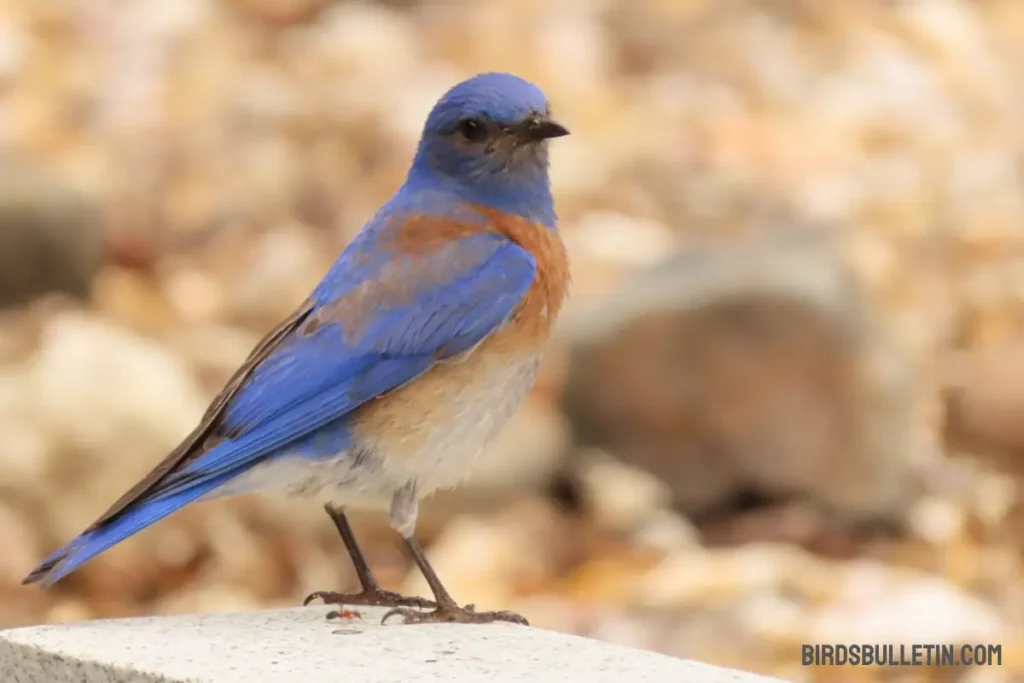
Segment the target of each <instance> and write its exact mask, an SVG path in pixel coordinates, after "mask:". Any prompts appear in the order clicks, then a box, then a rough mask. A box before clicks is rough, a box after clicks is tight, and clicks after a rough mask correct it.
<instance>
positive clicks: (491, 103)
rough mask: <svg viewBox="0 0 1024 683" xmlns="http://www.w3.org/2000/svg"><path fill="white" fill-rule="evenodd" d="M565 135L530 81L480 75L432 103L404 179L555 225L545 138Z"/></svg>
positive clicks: (565, 132)
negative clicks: (443, 187)
mask: <svg viewBox="0 0 1024 683" xmlns="http://www.w3.org/2000/svg"><path fill="white" fill-rule="evenodd" d="M568 133H569V131H568V130H566V129H565V128H564V127H562V126H561V125H560V124H558V123H557V122H555V121H554V120H552V119H551V117H550V109H549V107H548V101H547V97H545V95H544V93H543V92H542V91H541V90H540V88H538V87H537V86H535V85H534V84H533V83H530V82H529V81H525V80H523V79H522V78H519V77H518V76H513V75H511V74H505V73H485V74H480V75H478V76H474V77H473V78H470V79H469V80H467V81H463V82H462V83H459V84H458V85H456V86H455V87H453V88H452V89H451V90H449V91H448V92H447V93H445V94H444V96H443V97H442V98H441V99H440V100H439V101H438V102H437V104H436V105H434V108H433V110H432V111H431V112H430V115H429V116H428V117H427V123H426V125H425V126H424V129H423V137H422V139H421V140H420V145H419V149H418V151H417V152H416V158H415V159H414V160H413V164H412V170H411V171H410V172H409V182H410V183H417V182H427V183H438V182H441V183H443V184H444V185H446V186H448V187H451V188H453V189H454V190H455V191H456V192H458V193H459V194H460V195H461V196H462V197H463V198H464V199H465V200H466V201H469V202H473V203H478V204H483V205H485V206H489V207H492V208H495V209H499V210H501V211H504V212H506V213H512V214H516V215H519V216H522V217H524V218H526V219H528V220H531V221H536V222H539V223H543V224H545V225H548V226H549V227H554V224H555V210H554V200H553V199H552V197H551V184H550V182H549V180H548V149H547V147H548V145H547V141H548V140H549V139H550V138H556V137H561V136H563V135H568Z"/></svg>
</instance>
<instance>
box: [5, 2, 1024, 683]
mask: <svg viewBox="0 0 1024 683" xmlns="http://www.w3.org/2000/svg"><path fill="white" fill-rule="evenodd" d="M489 70H508V71H513V72H515V73H517V74H519V75H522V76H524V77H526V78H529V79H531V80H534V81H535V82H537V83H538V84H539V85H541V86H542V87H543V88H544V89H545V90H546V92H547V93H548V94H549V96H550V98H551V100H552V104H553V109H554V111H555V113H556V115H557V117H558V118H559V120H561V121H562V122H564V123H565V124H566V125H568V126H569V127H570V128H571V129H572V131H573V135H572V136H571V137H568V138H563V139H559V140H558V141H556V142H555V143H553V155H552V156H553V168H552V178H553V183H554V189H555V193H556V199H557V202H558V208H559V213H560V216H561V225H562V231H563V234H564V237H565V239H566V241H567V243H568V245H569V249H570V253H571V257H572V262H573V280H574V283H573V289H572V292H571V300H570V302H569V304H568V306H567V308H566V310H565V313H564V315H563V318H562V320H561V324H560V326H559V328H558V332H557V338H556V339H555V340H554V342H553V343H552V344H551V348H550V351H549V353H548V355H547V358H546V361H545V365H544V367H543V372H542V376H541V378H540V381H539V382H538V386H537V389H536V391H535V392H534V393H533V394H532V395H531V396H530V398H529V400H528V401H527V403H526V405H525V406H524V408H523V409H522V410H521V411H520V412H519V413H518V414H517V416H516V417H515V419H514V420H513V422H512V423H511V424H510V425H509V427H508V428H507V429H506V430H505V431H504V432H503V433H502V434H501V436H500V438H499V439H498V440H497V442H496V443H494V445H493V446H492V447H491V448H490V449H489V457H488V458H485V459H482V460H481V462H480V467H479V469H478V471H477V472H476V473H475V475H474V478H473V479H472V480H471V482H470V483H468V484H467V485H466V486H464V487H462V488H461V489H459V490H457V491H453V492H451V493H447V494H444V495H439V496H437V497H436V498H435V499H432V500H431V501H430V502H429V504H428V505H427V507H426V510H425V511H424V513H423V515H422V517H421V523H420V528H419V533H420V536H421V538H422V539H423V540H424V541H425V542H426V543H428V545H429V552H430V556H431V558H432V560H433V562H434V563H435V566H436V567H437V569H438V571H439V572H440V575H441V576H442V577H443V579H444V580H445V582H446V583H447V585H448V587H449V588H450V590H451V591H452V592H453V593H454V595H455V596H456V598H458V599H459V600H461V601H464V602H474V603H476V604H477V605H478V606H480V607H481V608H508V609H514V610H516V611H519V612H522V613H523V614H525V615H526V616H527V617H528V618H529V619H530V620H531V621H532V622H533V624H535V625H537V626H541V627H545V628H551V629H556V630H561V631H567V632H573V633H579V634H583V635H587V636H590V637H594V638H598V639H602V640H606V641H610V642H616V643H624V644H627V645H632V646H636V647H640V648H646V649H651V650H657V651H661V652H665V653H669V654H672V655H677V656H684V657H691V658H698V659H702V660H704V661H707V662H711V663H716V664H723V665H732V666H738V667H742V668H745V669H749V670H754V671H758V672H763V673H769V674H774V675H777V676H781V677H783V678H786V679H789V680H793V681H818V680H820V681H830V680H847V679H850V678H851V677H852V676H853V674H856V675H857V679H858V680H891V681H910V680H934V681H939V680H943V681H952V680H970V681H1010V680H1014V678H1015V677H1017V680H1024V678H1022V676H1024V656H1022V651H1024V630H1022V629H1024V583H1022V578H1024V566H1022V557H1024V556H1022V549H1024V536H1022V533H1021V531H1022V527H1024V506H1022V501H1021V498H1020V486H1019V477H1020V476H1021V474H1022V473H1024V346H1022V345H1021V341H1020V337H1021V335H1022V332H1024V326H1022V323H1024V240H1022V237H1021V235H1022V234H1024V232H1022V231H1024V194H1022V182H1021V181H1022V170H1024V167H1022V162H1024V139H1022V136H1024V126H1022V125H1021V120H1022V118H1021V115H1022V108H1024V3H1022V2H1021V1H1020V0H970V1H969V0H918V1H916V2H915V1H910V0H905V1H894V0H888V1H885V0H842V1H839V0H837V1H834V2H825V1H820V2H819V1H816V0H557V1H556V0H477V1H470V0H465V2H427V1H423V2H417V1H416V0H390V1H380V2H372V1H370V0H340V1H331V0H173V1H170V0H119V1H116V2H115V1H114V0H47V1H46V2H40V1H38V0H2V1H0V304H2V306H3V312H2V313H0V550H2V551H0V627H3V626H14V625H21V624H36V623H44V622H62V621H75V620H82V619H91V618H100V617H115V616H118V617H119V616H129V615H149V614H172V613H181V612H193V611H220V610H240V609H255V608H260V607H272V606H289V605H295V604H297V603H298V602H299V601H300V600H301V599H302V598H303V597H304V596H305V595H306V594H307V593H309V592H310V591H313V590H316V589H338V590H351V589H354V588H356V585H357V584H356V581H355V576H354V573H353V571H352V569H351V567H350V565H349V561H348V559H347V557H346V555H345V553H344V551H343V549H342V547H341V544H340V541H339V540H338V538H337V536H336V534H335V532H334V530H333V528H332V527H331V525H330V522H329V520H328V519H327V517H326V516H325V515H324V514H323V512H322V510H321V509H320V507H319V506H318V505H316V504H312V503H304V502H295V501H287V500H281V499H277V498H263V497H252V498H238V499H235V500H230V501H220V502H215V503H207V504H202V505H197V506H193V507H190V508H188V509H186V510H184V511H182V512H181V513H179V514H177V515H175V516H173V517H172V518H170V519H168V520H166V521H164V522H162V523H160V524H158V525H157V526H155V527H153V528H151V529H150V530H148V531H146V532H145V533H142V534H140V535H139V536H138V537H135V538H133V539H131V540H129V541H127V542H125V543H123V544H121V545H119V546H117V547H116V548H114V549H113V550H111V551H109V552H108V553H106V554H104V555H102V556H101V557H99V558H97V559H96V560H94V561H92V562H90V563H89V564H88V565H86V566H85V567H84V568H83V569H82V570H81V571H79V572H77V573H76V574H75V575H73V576H72V577H71V578H69V579H68V580H66V581H64V582H62V583H61V584H59V585H58V586H56V587H55V588H53V589H51V590H45V591H44V590H39V589H37V588H36V587H28V588H24V587H21V586H19V581H20V579H21V578H22V577H23V576H24V575H25V574H26V573H27V572H28V571H29V570H30V569H31V568H32V567H33V566H34V565H35V564H36V562H37V561H38V560H39V559H40V558H41V557H42V556H44V555H45V554H46V553H47V552H49V551H50V550H52V549H53V548H55V547H56V546H58V545H60V544H62V543H64V542H66V541H67V540H69V539H71V538H72V537H73V536H75V535H76V534H77V533H78V532H80V531H81V530H82V528H83V527H84V526H85V525H86V524H88V523H89V522H91V521H92V520H93V519H94V518H95V517H96V516H97V515H98V514H99V513H101V512H102V511H103V510H105V509H106V507H107V506H108V505H109V504H110V503H111V502H112V501H113V500H114V499H115V498H117V497H118V496H119V495H120V494H121V493H122V492H123V491H124V490H125V489H126V488H127V487H129V486H130V485H131V484H133V483H134V482H135V481H136V480H137V479H138V478H139V477H140V476H141V475H143V474H144V473H145V472H146V471H148V470H149V468H150V467H152V465H153V464H154V463H156V462H157V461H158V460H159V459H161V458H162V457H163V456H164V455H165V454H166V453H167V452H168V451H169V450H170V449H171V448H173V447H174V446H175V445H176V444H177V442H178V441H179V439H181V438H182V437H183V436H184V435H185V434H186V433H187V432H188V431H190V429H191V428H192V426H193V425H194V424H195V423H196V421H197V420H198V419H199V417H200V415H201V414H202V412H203V411H204V409H205V407H206V403H207V402H208V401H209V400H210V398H212V396H213V395H214V394H215V393H216V392H217V391H218V390H219V389H220V387H221V386H222V384H223V383H224V382H225V381H226V379H227V377H228V376H229V375H230V373H231V372H232V370H233V369H234V368H235V367H236V366H237V365H238V364H239V363H240V362H241V361H242V360H243V358H244V357H245V356H246V355H247V353H248V352H249V350H250V349H251V347H252V346H253V344H254V343H255V342H256V341H257V340H258V339H259V338H260V336H262V334H263V333H264V332H266V331H267V330H268V329H269V328H270V327H271V326H273V325H274V323H276V322H277V321H278V320H279V319H280V318H282V317H283V316H285V315H287V314H288V313H289V312H291V310H292V308H293V307H294V306H295V305H297V304H298V303H299V302H300V301H301V300H302V299H303V298H304V297H305V296H306V294H307V293H308V291H309V289H310V288H311V287H312V286H313V285H314V284H315V283H316V281H317V280H318V279H319V278H320V276H321V275H322V273H323V272H324V271H325V270H326V268H327V267H328V265H329V264H330V262H331V261H332V260H333V259H334V257H335V255H336V254H337V252H338V251H339V250H340V249H341V248H342V247H343V246H344V245H345V243H346V242H347V240H349V239H350V238H351V236H352V235H353V234H354V233H355V232H356V231H357V230H358V229H359V227H360V226H361V225H362V223H363V221H364V220H365V219H367V218H368V217H369V215H370V214H371V213H372V212H373V211H374V210H375V208H376V207H377V206H378V205H379V204H380V203H381V202H383V201H384V200H385V199H386V198H387V197H388V196H389V195H390V194H391V193H392V192H393V191H394V190H395V188H396V187H397V186H398V185H399V183H400V182H401V181H402V179H403V178H404V174H405V172H406V169H407V166H408V163H409V160H410V158H411V155H412V153H413V150H414V145H415V142H416V139H417V137H418V135H419V132H420V127H421V125H422V122H423V119H424V117H425V115H426V113H427V111H428V110H429V108H430V106H431V105H432V104H433V102H434V100H435V99H436V98H437V97H438V96H440V95H441V94H442V93H443V92H444V91H445V90H446V89H447V88H448V87H450V86H451V85H453V84H454V83H456V82H457V81H459V80H461V79H463V78H465V77H467V76H469V75H472V74H473V73H476V72H479V71H489ZM355 524H356V527H357V535H358V536H359V537H360V539H361V540H362V543H363V545H364V548H365V550H366V552H367V554H368V556H369V558H370V561H371V564H372V565H373V566H374V568H375V569H376V571H377V574H378V576H379V577H380V578H381V580H382V582H383V583H385V584H386V587H389V588H393V589H400V590H403V591H407V592H416V593H420V594H426V592H427V588H426V586H425V584H424V583H423V582H422V579H421V578H420V577H419V576H418V575H417V574H416V572H415V571H411V563H410V561H409V560H408V558H407V557H406V556H405V555H404V554H403V552H402V550H401V548H400V546H399V543H398V541H397V539H396V537H395V535H394V534H393V533H392V532H390V531H389V530H388V528H387V525H386V522H385V520H384V519H382V518H379V517H374V516H364V517H358V518H357V519H356V520H355ZM813 642H820V643H1002V644H1003V655H1004V666H1003V668H1002V669H973V670H957V669H906V668H904V669H900V670H890V671H886V670H883V669H868V670H863V671H854V670H850V669H836V670H828V669H810V668H802V667H801V666H800V661H799V646H800V644H801V643H813Z"/></svg>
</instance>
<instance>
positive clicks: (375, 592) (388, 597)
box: [302, 505, 435, 618]
mask: <svg viewBox="0 0 1024 683" xmlns="http://www.w3.org/2000/svg"><path fill="white" fill-rule="evenodd" d="M324 509H325V510H326V511H327V514H328V515H329V516H330V518H331V521H332V522H334V526H335V528H337V530H338V535H339V536H341V541H342V543H344V544H345V549H346V550H348V554H349V556H350V557H351V558H352V565H353V566H354V567H355V569H356V576H358V577H359V584H360V585H361V586H362V588H363V589H362V591H360V592H359V593H351V594H346V593H335V592H331V591H316V592H315V593H310V594H309V595H308V596H306V599H305V600H304V601H303V602H302V604H303V605H308V604H309V603H310V602H312V601H313V600H317V599H319V600H322V601H323V602H324V603H326V604H328V605H376V606H381V607H434V606H435V603H434V602H431V601H430V600H427V599H425V598H419V597H406V596H404V595H400V594H399V593H393V592H391V591H386V590H383V589H382V588H381V587H380V584H378V583H377V579H375V578H374V577H373V574H372V573H371V572H370V565H369V564H367V562H366V558H365V557H363V553H362V551H361V550H359V546H358V544H356V537H355V534H353V533H352V527H351V526H349V523H348V519H347V518H346V517H345V513H344V512H343V511H342V510H341V509H340V508H335V507H332V506H331V505H325V506H324ZM336 614H337V613H336V612H331V613H329V614H328V615H327V616H328V618H331V617H333V616H336Z"/></svg>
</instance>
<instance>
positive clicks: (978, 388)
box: [943, 344, 1024, 476]
mask: <svg viewBox="0 0 1024 683" xmlns="http://www.w3.org/2000/svg"><path fill="white" fill-rule="evenodd" d="M945 370H946V383H945V387H944V400H945V409H946V415H945V422H944V434H943V438H944V440H945V442H946V443H947V444H949V446H950V448H952V449H954V452H956V451H959V452H966V453H972V454H975V455H978V456H981V457H983V458H984V459H985V460H986V461H988V462H992V463H993V464H995V465H997V466H998V467H999V468H1000V469H1002V470H1003V471H1006V472H1010V473H1013V474H1016V475H1017V476H1021V475H1024V429H1022V428H1021V426H1022V425H1024V351H1022V350H1021V349H1020V347H1019V346H1018V345H1017V344H1012V345H1011V344H1000V345H999V346H996V347H995V348H992V349H986V350H981V351H979V352H976V353H970V352H960V353H955V354H950V355H949V357H948V358H947V364H946V367H945Z"/></svg>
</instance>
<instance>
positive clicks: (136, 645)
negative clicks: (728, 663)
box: [0, 606, 773, 683]
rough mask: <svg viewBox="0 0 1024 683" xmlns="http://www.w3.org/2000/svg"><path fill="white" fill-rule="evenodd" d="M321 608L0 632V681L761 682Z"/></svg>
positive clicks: (515, 629)
mask: <svg viewBox="0 0 1024 683" xmlns="http://www.w3.org/2000/svg"><path fill="white" fill-rule="evenodd" d="M324 614H325V608H324V607H322V606H314V607H306V608H293V609H284V610H272V611H264V612H247V613H234V614H206V615H189V616H180V617H159V618H146V619H120V620H106V621H93V622H87V623H79V624H69V625H57V626H39V627H32V628H19V629H12V630H9V631H2V632H0V681H4V683H43V682H45V683H63V682H65V681H67V682H68V683H71V682H74V683H99V682H104V683H108V682H109V683H114V682H116V683H129V682H130V683H151V682H155V681H161V682H163V683H178V682H179V681H182V682H183V681H189V682H190V683H192V682H194V683H236V682H238V683H242V682H244V683H320V682H321V681H322V682H324V683H327V682H330V683H336V682H338V681H350V682H353V683H355V682H358V683H385V682H386V683H399V682H402V683H404V682H409V683H416V682H418V681H424V682H426V681H451V682H452V683H459V682H467V683H468V682H469V681H473V682H474V683H476V682H480V681H486V682H488V683H506V682H509V683H511V682H513V681H516V682H518V681H523V682H526V681H530V682H531V683H538V682H541V683H543V682H546V681H551V682H552V683H554V682H556V681H558V682H561V681H570V682H571V681H585V682H586V683H602V682H603V681H609V682H611V681H616V682H617V681H623V680H636V681H650V682H651V683H657V682H660V681H664V682H665V683H687V682H691V681H692V682H694V683H697V682H700V683H713V682H719V681H742V682H749V683H758V682H761V683H768V682H769V681H771V680H773V679H769V678H764V677H761V676H755V675H753V674H748V673H743V672H739V671H732V670H729V669H720V668H716V667H711V666H707V665H704V664H698V663H695V662H688V661H684V660H681V659H675V658H672V657H666V656H664V655H659V654H655V653H651V652H642V651H639V650H632V649H629V648H624V647H619V646H615V645H609V644H606V643H601V642H598V641H595V640H588V639H585V638H579V637H576V636H569V635H564V634H560V633H554V632H552V631H543V630H540V629H534V628H527V627H521V626H514V625H510V624H494V625H486V626H465V625H458V624H452V625H447V624H446V625H430V626H424V625H416V626H406V625H401V624H398V623H389V624H388V625H387V626H380V625H379V622H380V615H381V614H382V611H380V610H375V609H363V610H361V614H362V619H351V620H346V621H344V622H338V621H332V622H328V621H325V620H324Z"/></svg>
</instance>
